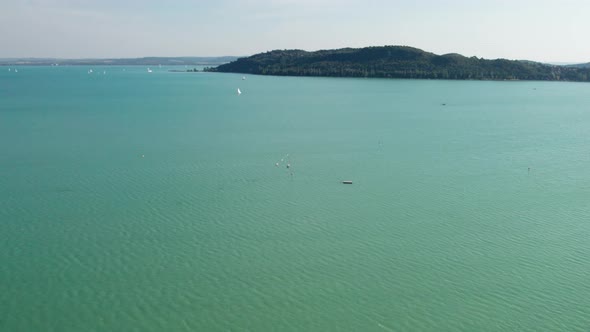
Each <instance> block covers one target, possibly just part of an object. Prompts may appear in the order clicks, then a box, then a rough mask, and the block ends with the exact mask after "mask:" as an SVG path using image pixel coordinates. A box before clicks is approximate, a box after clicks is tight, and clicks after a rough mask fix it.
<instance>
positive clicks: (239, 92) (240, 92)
mask: <svg viewBox="0 0 590 332" xmlns="http://www.w3.org/2000/svg"><path fill="white" fill-rule="evenodd" d="M241 94H242V91H240V88H238V96H239V95H241Z"/></svg>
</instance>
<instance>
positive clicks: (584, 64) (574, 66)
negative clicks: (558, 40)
mask: <svg viewBox="0 0 590 332" xmlns="http://www.w3.org/2000/svg"><path fill="white" fill-rule="evenodd" d="M567 67H572V68H590V62H588V63H577V64H575V65H567Z"/></svg>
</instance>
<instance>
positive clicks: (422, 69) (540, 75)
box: [206, 46, 590, 82]
mask: <svg viewBox="0 0 590 332" xmlns="http://www.w3.org/2000/svg"><path fill="white" fill-rule="evenodd" d="M206 71H212V72H230V73H244V74H258V75H281V76H331V77H379V78H423V79H453V80H541V81H577V82H588V81H590V68H588V67H583V66H556V65H549V64H543V63H539V62H533V61H523V60H506V59H495V60H486V59H483V58H477V57H465V56H462V55H460V54H456V53H452V54H444V55H436V54H434V53H430V52H425V51H423V50H420V49H417V48H413V47H408V46H379V47H365V48H343V49H336V50H321V51H316V52H307V51H303V50H275V51H270V52H266V53H259V54H256V55H253V56H250V57H244V58H239V59H237V60H235V61H232V62H229V63H226V64H222V65H219V66H217V67H214V68H206Z"/></svg>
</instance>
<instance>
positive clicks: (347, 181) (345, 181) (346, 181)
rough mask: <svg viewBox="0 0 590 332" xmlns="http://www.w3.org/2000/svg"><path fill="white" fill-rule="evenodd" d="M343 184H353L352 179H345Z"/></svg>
mask: <svg viewBox="0 0 590 332" xmlns="http://www.w3.org/2000/svg"><path fill="white" fill-rule="evenodd" d="M342 184H352V181H350V180H344V181H342Z"/></svg>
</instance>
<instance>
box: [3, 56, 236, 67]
mask: <svg viewBox="0 0 590 332" xmlns="http://www.w3.org/2000/svg"><path fill="white" fill-rule="evenodd" d="M237 58H238V57H235V56H222V57H143V58H127V59H126V58H117V59H115V58H114V59H57V58H21V59H14V58H12V59H0V65H30V66H49V65H54V64H59V65H73V66H75V65H149V66H157V65H165V66H170V65H220V64H223V63H227V62H230V61H234V60H236V59H237Z"/></svg>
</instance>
